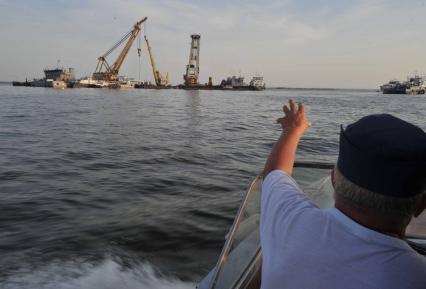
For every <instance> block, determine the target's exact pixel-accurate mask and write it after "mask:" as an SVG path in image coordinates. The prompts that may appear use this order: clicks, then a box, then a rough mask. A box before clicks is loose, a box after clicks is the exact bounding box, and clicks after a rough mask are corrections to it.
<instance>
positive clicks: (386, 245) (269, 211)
mask: <svg viewBox="0 0 426 289" xmlns="http://www.w3.org/2000/svg"><path fill="white" fill-rule="evenodd" d="M284 114H285V115H284V117H283V118H280V119H278V122H279V123H280V124H281V126H282V134H281V136H280V138H279V139H278V141H277V143H276V144H275V145H274V147H273V149H272V152H271V155H270V156H269V158H268V161H267V163H266V166H265V170H264V177H265V180H264V183H263V188H262V204H261V225H260V234H261V245H262V253H263V267H262V288H263V289H272V288H291V289H312V288H324V289H333V288H375V289H378V288H383V289H393V288H413V289H414V288H418V289H420V288H422V289H424V288H426V259H425V257H424V256H422V255H420V254H418V253H417V252H416V251H414V250H413V249H412V248H411V247H410V246H409V245H408V244H407V242H406V241H404V236H405V229H406V227H407V225H408V223H409V222H410V220H411V219H412V217H417V216H418V215H420V213H421V212H422V211H423V210H424V209H425V208H426V134H425V132H424V131H422V130H421V129H420V128H418V127H416V126H414V125H412V124H410V123H408V122H405V121H403V120H401V119H398V118H396V117H393V116H391V115H386V114H383V115H370V116H367V117H364V118H362V119H360V120H358V121H357V122H355V123H353V124H351V125H349V126H348V127H347V128H346V129H345V130H344V129H343V128H342V129H341V133H340V151H339V158H338V161H337V165H336V167H335V169H334V171H333V173H332V182H333V186H334V190H335V207H334V208H330V209H326V210H321V209H319V208H318V207H317V206H315V204H313V203H312V202H311V200H310V199H309V198H308V197H307V196H306V195H305V194H304V193H303V192H302V191H301V190H300V188H299V187H298V186H297V183H296V182H295V181H294V180H293V179H292V178H291V174H292V169H293V163H294V159H295V154H296V149H297V145H298V142H299V140H300V138H301V136H302V134H303V133H304V132H305V130H306V129H307V128H308V127H309V122H308V120H307V119H306V117H305V112H304V106H303V104H298V105H296V104H295V103H294V102H293V101H290V103H289V107H287V106H284Z"/></svg>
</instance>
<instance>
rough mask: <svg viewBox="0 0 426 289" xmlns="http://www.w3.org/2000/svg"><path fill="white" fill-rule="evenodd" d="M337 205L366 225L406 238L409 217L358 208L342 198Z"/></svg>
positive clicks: (343, 211)
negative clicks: (387, 214)
mask: <svg viewBox="0 0 426 289" xmlns="http://www.w3.org/2000/svg"><path fill="white" fill-rule="evenodd" d="M335 207H336V209H338V210H339V211H341V212H342V213H343V214H345V215H346V216H348V217H349V218H351V219H352V220H354V221H355V222H357V223H358V224H360V225H362V226H364V227H367V228H369V229H371V230H374V231H376V232H379V233H382V234H386V235H389V236H392V237H395V238H400V239H404V238H405V229H406V227H407V225H408V223H409V222H410V219H409V218H406V219H404V218H401V217H392V216H383V215H381V214H378V213H376V212H374V211H372V210H369V209H362V208H357V207H355V206H353V205H350V204H348V203H347V202H345V201H342V200H336V203H335Z"/></svg>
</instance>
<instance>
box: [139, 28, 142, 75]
mask: <svg viewBox="0 0 426 289" xmlns="http://www.w3.org/2000/svg"><path fill="white" fill-rule="evenodd" d="M141 51H142V49H141V34H140V33H139V34H138V58H139V67H138V70H139V83H140V82H141Z"/></svg>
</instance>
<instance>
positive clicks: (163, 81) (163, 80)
mask: <svg viewBox="0 0 426 289" xmlns="http://www.w3.org/2000/svg"><path fill="white" fill-rule="evenodd" d="M144 38H145V42H146V46H147V48H148V53H149V58H150V60H151V66H152V73H153V74H154V80H155V85H156V86H167V85H169V74H168V73H167V74H166V75H165V76H162V75H161V74H160V71H159V70H158V69H157V66H156V65H155V61H154V57H153V56H152V51H151V46H150V45H149V42H148V38H146V35H145V36H144Z"/></svg>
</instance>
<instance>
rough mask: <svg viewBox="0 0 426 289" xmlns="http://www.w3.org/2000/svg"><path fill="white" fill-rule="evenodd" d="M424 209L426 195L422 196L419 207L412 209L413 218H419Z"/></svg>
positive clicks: (425, 207)
mask: <svg viewBox="0 0 426 289" xmlns="http://www.w3.org/2000/svg"><path fill="white" fill-rule="evenodd" d="M425 209H426V194H424V195H423V198H422V199H421V201H420V202H419V205H418V206H417V207H416V208H415V209H414V214H413V215H414V217H416V218H417V217H418V216H420V214H421V213H422V212H423V211H424V210H425Z"/></svg>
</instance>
